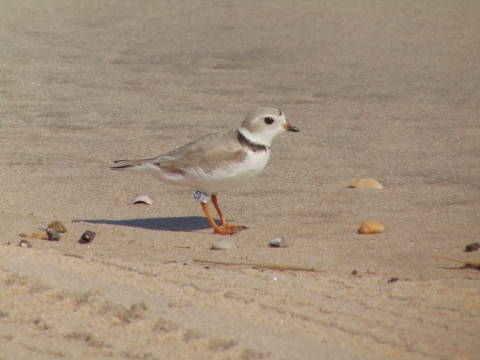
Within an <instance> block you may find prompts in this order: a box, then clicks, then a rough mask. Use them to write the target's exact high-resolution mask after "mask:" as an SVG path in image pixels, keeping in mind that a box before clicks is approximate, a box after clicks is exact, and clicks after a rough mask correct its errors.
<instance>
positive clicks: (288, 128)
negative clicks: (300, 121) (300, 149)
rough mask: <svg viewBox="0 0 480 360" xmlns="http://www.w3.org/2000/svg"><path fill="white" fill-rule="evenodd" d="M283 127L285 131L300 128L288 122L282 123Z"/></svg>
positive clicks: (295, 130)
mask: <svg viewBox="0 0 480 360" xmlns="http://www.w3.org/2000/svg"><path fill="white" fill-rule="evenodd" d="M283 129H284V130H285V131H292V132H299V131H300V130H298V128H296V127H295V126H293V125H290V124H289V123H285V125H283Z"/></svg>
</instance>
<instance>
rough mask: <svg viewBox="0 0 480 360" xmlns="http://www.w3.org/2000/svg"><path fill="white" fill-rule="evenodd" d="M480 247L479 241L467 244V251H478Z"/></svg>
mask: <svg viewBox="0 0 480 360" xmlns="http://www.w3.org/2000/svg"><path fill="white" fill-rule="evenodd" d="M478 249H480V244H479V243H473V244H470V245H467V246H465V251H466V252H471V251H476V250H478Z"/></svg>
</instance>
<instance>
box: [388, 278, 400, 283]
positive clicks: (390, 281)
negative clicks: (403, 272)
mask: <svg viewBox="0 0 480 360" xmlns="http://www.w3.org/2000/svg"><path fill="white" fill-rule="evenodd" d="M395 281H398V278H391V279H390V280H388V281H387V282H388V283H389V284H391V283H394V282H395Z"/></svg>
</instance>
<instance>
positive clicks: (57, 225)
mask: <svg viewBox="0 0 480 360" xmlns="http://www.w3.org/2000/svg"><path fill="white" fill-rule="evenodd" d="M47 229H53V230H55V231H56V232H57V233H60V234H61V233H66V232H67V228H66V226H65V225H63V224H62V223H61V222H60V221H53V222H51V223H50V224H48V226H47Z"/></svg>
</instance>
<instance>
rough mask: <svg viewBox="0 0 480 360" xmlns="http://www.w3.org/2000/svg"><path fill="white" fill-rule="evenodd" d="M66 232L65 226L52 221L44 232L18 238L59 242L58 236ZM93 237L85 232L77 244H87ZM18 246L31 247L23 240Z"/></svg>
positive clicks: (90, 233) (89, 232)
mask: <svg viewBox="0 0 480 360" xmlns="http://www.w3.org/2000/svg"><path fill="white" fill-rule="evenodd" d="M66 232H67V227H66V226H65V225H63V224H62V223H61V222H60V221H53V222H51V223H50V224H48V226H47V229H45V230H41V231H37V232H36V233H20V236H21V237H23V238H29V239H48V240H50V241H59V240H60V239H61V238H62V236H61V235H60V234H62V233H66ZM94 237H95V233H94V232H93V231H90V230H87V231H85V232H84V233H83V234H82V236H81V237H80V240H79V241H78V242H79V243H80V244H89V243H90V242H91V241H92V240H93V238H94ZM18 245H19V246H21V247H23V248H29V247H31V246H32V245H31V244H30V243H29V242H28V241H27V240H24V239H22V240H20V243H19V244H18Z"/></svg>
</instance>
